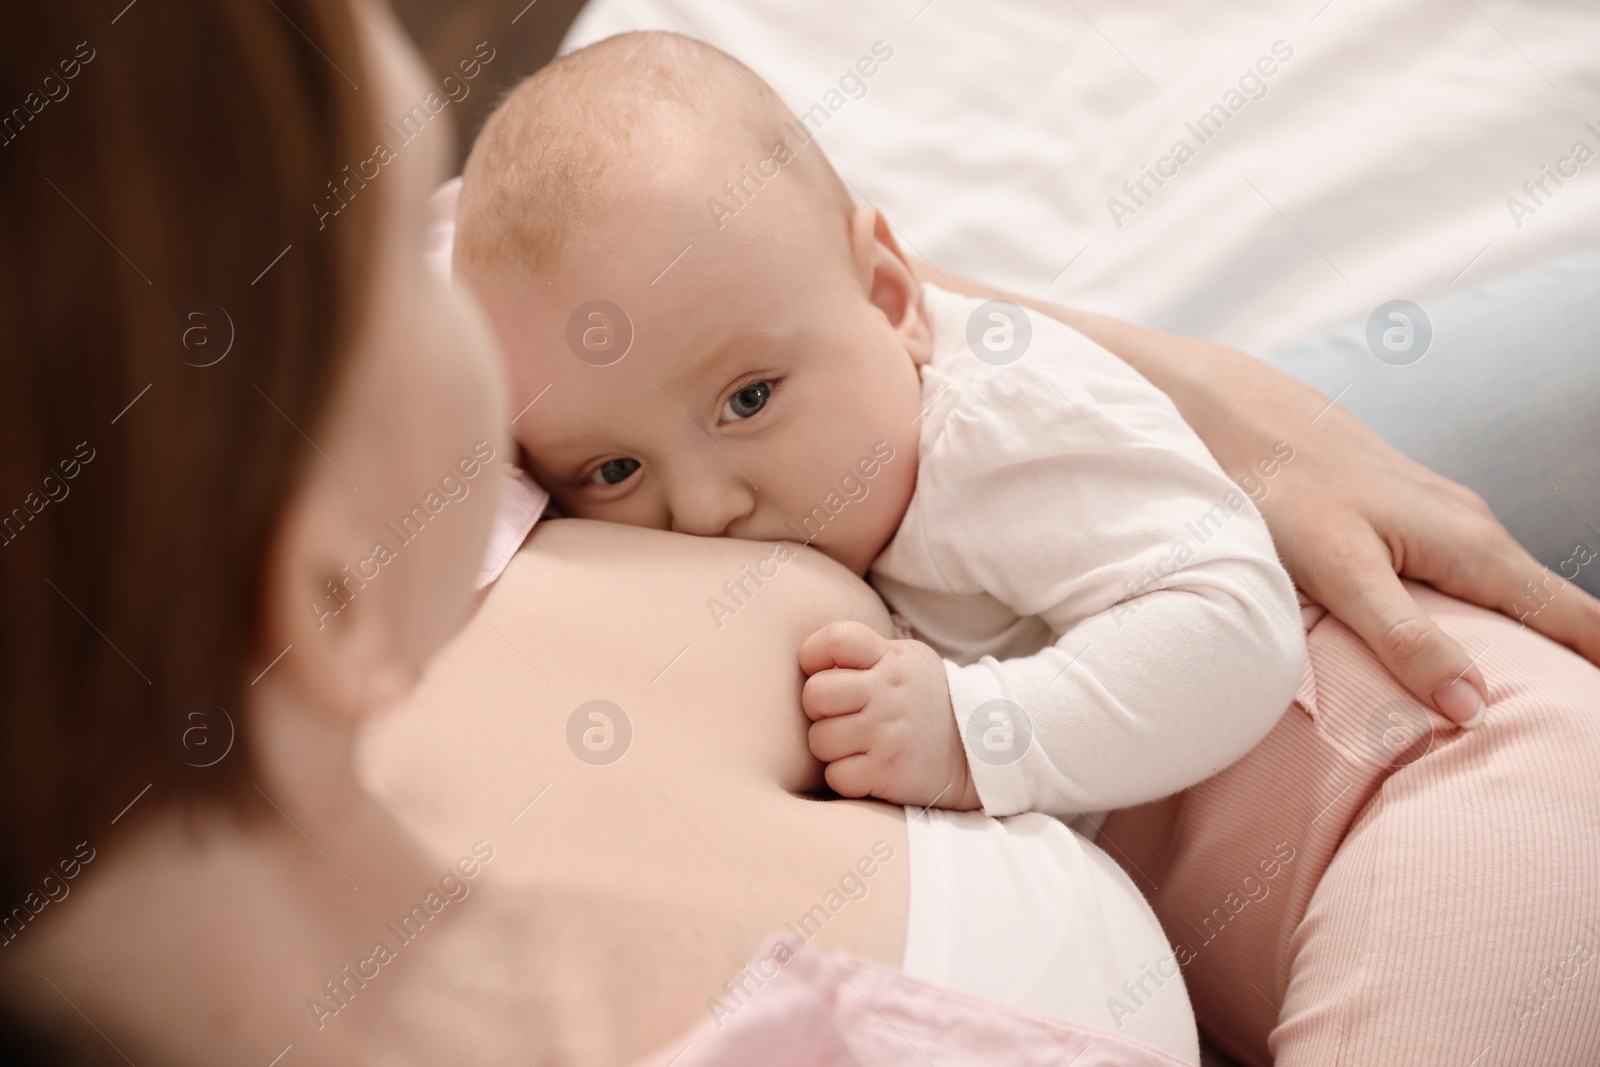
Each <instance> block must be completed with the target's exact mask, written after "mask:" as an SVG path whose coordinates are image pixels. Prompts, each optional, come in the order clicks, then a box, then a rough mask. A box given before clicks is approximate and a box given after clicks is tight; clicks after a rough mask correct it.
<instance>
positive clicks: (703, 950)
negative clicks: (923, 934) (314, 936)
mask: <svg viewBox="0 0 1600 1067" xmlns="http://www.w3.org/2000/svg"><path fill="white" fill-rule="evenodd" d="M763 560H765V561H766V563H765V565H764V566H762V565H761V564H762V561H763ZM758 580H759V584H758ZM729 585H731V586H732V587H733V589H734V591H735V592H736V593H737V599H738V601H739V603H738V604H736V605H733V606H735V607H736V608H737V610H736V611H733V612H731V613H730V612H728V611H726V610H715V609H714V605H715V604H717V603H720V604H722V605H723V607H724V608H726V607H728V606H730V605H731V604H732V599H731V598H730V597H729V596H728V588H727V587H728V586H729ZM839 618H851V619H858V620H860V621H862V622H865V623H868V624H869V625H874V626H876V627H877V628H878V629H880V630H881V631H882V632H885V633H886V634H887V633H890V630H889V624H888V621H887V617H886V614H884V613H883V612H882V607H881V605H880V604H879V603H878V602H877V599H876V597H875V596H874V595H873V594H872V593H871V591H870V590H869V589H868V588H867V587H866V586H865V585H864V584H863V583H861V582H860V581H859V580H858V579H857V578H855V577H854V576H853V575H851V574H849V573H847V572H846V571H844V570H843V569H842V568H839V567H837V566H835V565H834V564H832V563H830V562H829V561H827V560H825V559H822V558H821V557H818V556H815V554H813V553H809V552H802V553H796V552H791V553H790V558H788V559H787V560H785V561H783V562H782V563H777V562H775V561H774V558H773V553H772V548H771V546H768V545H763V544H757V543H752V542H739V541H731V540H716V539H704V538H693V537H686V536H682V535H675V534H663V533H659V532H656V531H647V530H639V529H634V528H629V527H620V526H610V525H603V524H597V523H586V522H577V521H570V520H569V521H561V522H555V523H550V524H548V525H547V526H541V527H540V528H539V531H538V532H537V533H536V534H535V537H534V539H533V541H532V542H531V544H530V545H529V546H527V547H525V548H524V550H523V551H522V553H521V554H520V555H519V557H518V558H517V559H516V560H515V561H513V563H512V565H511V566H510V567H509V568H508V569H507V571H506V573H505V575H504V576H503V577H502V578H501V580H500V582H499V583H497V585H496V587H495V588H494V589H493V590H492V591H491V593H490V595H489V596H488V598H487V599H486V600H485V601H484V602H483V604H482V605H481V606H480V608H479V609H478V614H477V617H476V618H474V619H473V620H472V622H471V623H470V624H469V625H468V626H467V628H466V629H465V631H464V632H463V633H462V635H461V636H460V637H459V638H458V639H457V640H456V642H455V643H454V644H453V645H452V646H451V647H450V648H449V649H447V650H446V651H445V653H444V654H442V655H441V656H440V657H438V659H437V660H436V661H435V663H434V665H433V666H432V667H431V669H430V671H429V673H428V675H427V677H426V678H424V679H423V682H422V684H421V686H420V687H419V689H418V691H417V692H416V694H415V695H414V696H413V697H412V698H411V699H409V700H408V701H407V702H406V703H405V704H404V705H403V706H402V707H400V708H398V709H396V711H395V712H394V713H393V714H392V715H390V716H388V717H387V718H386V719H385V721H384V722H382V723H381V724H379V725H378V726H377V727H375V728H374V729H373V730H372V731H370V735H369V736H368V737H367V738H366V741H365V745H364V749H363V766H364V768H365V771H366V776H367V779H368V781H369V782H370V783H371V785H372V787H373V789H374V790H375V791H376V792H378V793H379V794H380V795H381V796H383V797H385V798H386V799H388V800H389V801H390V804H391V807H392V808H393V809H394V810H395V811H396V813H397V815H398V816H399V817H400V818H401V819H402V820H404V821H405V822H406V823H407V824H408V825H410V826H411V827H413V828H414V830H415V831H416V832H417V833H418V834H420V835H422V836H423V837H425V838H426V839H427V840H428V841H429V842H430V843H431V844H433V846H434V847H436V848H438V849H440V850H441V851H443V852H446V853H449V854H451V855H454V854H455V851H459V849H460V848H461V847H462V845H463V843H468V844H470V843H471V842H472V841H476V840H480V839H481V840H484V841H487V842H488V843H489V844H490V845H491V846H492V847H493V848H494V849H495V859H494V861H493V862H492V863H491V864H489V865H487V866H486V872H487V873H489V874H490V875H491V877H492V878H493V880H494V881H493V884H494V885H495V886H497V887H499V888H501V889H504V890H506V891H509V892H511V893H513V894H517V895H518V899H520V900H521V901H523V903H524V906H525V907H527V908H529V909H533V910H534V911H536V912H538V914H539V915H540V916H541V918H540V920H539V921H537V922H532V923H530V924H528V925H527V926H526V929H527V930H528V931H529V933H528V934H527V936H529V937H533V938H535V939H537V940H539V941H541V945H542V948H543V949H544V950H545V951H546V952H548V953H557V954H558V955H559V956H560V957H561V958H562V960H563V963H562V968H563V974H564V978H563V981H564V982H566V983H568V985H569V986H570V985H571V984H573V983H576V984H578V985H585V984H587V985H591V986H593V987H594V989H595V991H596V996H600V991H601V990H602V989H605V990H609V992H607V993H606V994H605V997H604V998H602V999H607V998H608V1000H607V1002H608V1004H609V1005H610V1006H609V1007H598V1006H597V1007H595V1008H594V1010H595V1011H598V1012H600V1013H601V1014H602V1015H604V1014H609V1013H613V1012H616V1011H621V1010H622V1007H621V1005H622V1003H623V1002H625V1001H626V1002H630V1003H633V1007H632V1008H631V1009H629V1010H632V1011H634V1012H635V1013H638V1012H641V1011H642V1012H644V1013H645V1014H646V1015H647V1016H649V1017H651V1018H655V1019H657V1020H658V1023H657V1024H655V1025H647V1026H646V1027H645V1030H646V1031H651V1032H654V1031H657V1030H659V1031H661V1033H660V1035H659V1036H660V1037H661V1039H662V1040H665V1038H666V1037H668V1036H670V1034H671V1033H673V1032H676V1030H677V1029H681V1028H682V1026H687V1025H689V1024H690V1023H693V1022H695V1021H697V1020H698V1018H704V1017H708V1016H709V1015H710V1014H714V1013H715V1008H716V1005H717V1004H718V1003H723V1004H728V1003H731V1001H730V1000H729V998H730V997H735V996H739V995H744V994H738V993H737V992H730V987H729V986H728V985H727V984H726V983H730V982H732V983H734V985H733V986H732V989H733V990H735V991H736V990H737V989H739V988H740V986H739V982H740V980H741V976H742V975H743V974H744V972H743V970H742V968H743V966H744V964H745V963H746V962H747V961H749V960H750V959H751V958H752V957H753V956H755V955H758V954H759V950H760V948H761V946H762V944H763V942H764V938H765V935H766V934H768V933H769V932H777V933H783V932H787V933H789V934H790V935H791V936H793V935H794V934H795V933H797V932H798V933H799V935H800V936H802V937H803V938H804V939H806V940H812V939H815V940H817V942H818V943H819V944H820V945H822V946H823V947H825V948H829V949H835V950H842V951H848V952H851V953H853V954H855V955H858V956H862V957H864V958H868V959H872V960H875V961H877V962H880V963H886V964H889V965H891V966H899V964H900V961H901V958H902V956H903V953H904V939H905V922H906V914H907V898H908V889H907V885H908V876H909V875H908V870H907V868H908V860H907V857H906V831H905V819H904V814H903V812H902V810H901V809H899V808H897V807H891V806H888V805H883V804H878V803H873V802H867V803H857V802H846V801H825V800H820V799H814V798H812V797H811V796H809V795H807V794H808V791H810V790H814V789H816V788H818V787H819V786H820V785H821V767H820V765H819V764H818V763H817V761H816V760H815V759H813V758H812V756H811V754H810V752H809V750H808V748H807V747H806V726H807V725H808V724H807V722H806V720H805V718H804V716H803V714H802V713H801V711H800V705H799V692H800V685H801V682H802V681H803V678H802V676H801V672H800V670H799V668H798V665H797V662H796V653H797V651H798V648H799V645H800V642H801V641H802V640H804V638H805V637H806V636H807V635H808V634H810V633H811V632H812V631H813V630H815V629H816V628H818V627H820V626H822V625H824V624H826V623H828V622H831V621H834V620H836V619H839ZM563 915H565V916H567V918H566V920H565V921H562V920H561V918H560V917H561V916H563ZM579 928H581V929H583V930H585V931H587V932H588V933H587V935H586V936H585V937H584V938H582V939H579V940H577V941H573V940H571V939H570V938H568V937H566V936H565V934H562V933H560V932H561V931H565V932H566V933H567V934H570V933H571V932H572V931H573V930H576V929H579ZM623 961H626V964H625V968H626V974H621V973H619V971H618V969H619V968H622V967H624V962H623ZM619 982H620V983H621V984H622V985H623V986H626V987H627V988H629V989H632V990H635V991H636V992H635V993H632V994H629V995H627V996H623V995H622V994H619V993H617V991H616V990H617V988H618V983H619ZM744 988H745V989H746V990H747V991H748V989H749V988H750V983H749V981H748V980H745V981H744ZM619 997H621V1000H619V999H618V998H619ZM567 1002H568V1001H567V998H566V996H565V995H563V998H562V1003H567ZM570 1010H572V1011H577V1010H578V1009H577V1008H571V1009H570ZM583 1010H588V1009H583ZM701 1013H707V1014H706V1015H702V1014H701ZM592 1022H593V1025H596V1026H598V1025H601V1022H600V1021H599V1020H592ZM680 1024H681V1025H680Z"/></svg>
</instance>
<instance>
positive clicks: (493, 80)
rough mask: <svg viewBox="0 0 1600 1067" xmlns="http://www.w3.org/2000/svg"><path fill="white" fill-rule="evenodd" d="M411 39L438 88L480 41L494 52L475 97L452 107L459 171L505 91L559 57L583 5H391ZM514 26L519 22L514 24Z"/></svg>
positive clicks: (514, 1)
mask: <svg viewBox="0 0 1600 1067" xmlns="http://www.w3.org/2000/svg"><path fill="white" fill-rule="evenodd" d="M392 2H393V5H394V11H395V14H396V15H398V16H399V17H400V21H401V23H402V24H403V25H404V26H405V28H406V31H407V32H408V33H410V34H411V39H412V40H413V41H415V42H416V45H417V48H418V49H419V50H420V51H421V52H422V57H423V59H424V60H426V61H427V64H428V68H429V70H430V71H431V72H432V74H433V79H434V83H435V84H437V83H438V81H439V80H440V79H442V78H443V77H444V76H445V75H446V74H449V73H452V72H453V71H454V69H455V65H456V63H457V62H459V61H460V60H462V59H467V58H469V57H471V56H472V54H473V49H474V48H476V47H477V45H478V43H479V42H480V41H487V42H488V44H489V46H490V47H491V48H493V49H494V50H495V57H494V61H493V62H492V63H490V64H488V65H487V66H485V67H484V68H483V73H482V74H481V75H480V76H479V77H478V78H477V79H475V80H474V82H473V87H472V93H471V95H470V96H468V97H467V98H466V99H465V100H463V101H461V104H460V106H459V108H458V107H457V106H455V105H452V106H451V108H450V111H451V112H452V117H453V118H454V119H455V128H456V139H457V145H456V159H455V170H456V171H459V170H460V169H461V163H462V161H463V160H465V159H466V155H467V146H469V145H470V144H472V139H473V138H474V137H476V136H477V133H478V130H479V129H480V128H481V127H482V126H483V121H484V119H486V118H488V117H489V112H490V111H493V110H494V105H495V104H496V103H498V102H499V100H500V98H501V97H502V96H504V95H505V93H506V91H507V90H508V89H510V88H511V87H512V86H514V85H516V84H517V82H519V81H521V80H522V79H523V78H525V77H527V76H528V75H529V74H532V73H533V72H534V71H536V70H538V69H539V68H540V67H542V66H544V65H545V64H546V63H548V62H550V60H551V59H552V58H554V56H555V54H556V47H557V46H558V45H559V44H560V43H561V38H562V37H563V36H564V35H565V34H566V32H567V27H569V26H571V25H572V20H573V19H575V18H577V17H578V12H579V10H581V9H582V7H583V3H584V0H534V2H533V3H532V4H529V3H528V0H392ZM513 20H515V21H513Z"/></svg>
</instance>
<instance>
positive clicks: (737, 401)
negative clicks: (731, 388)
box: [722, 382, 772, 422]
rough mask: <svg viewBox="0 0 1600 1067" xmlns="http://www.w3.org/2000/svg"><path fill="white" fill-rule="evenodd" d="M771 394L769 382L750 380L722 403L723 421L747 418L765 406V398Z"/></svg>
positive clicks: (736, 420)
mask: <svg viewBox="0 0 1600 1067" xmlns="http://www.w3.org/2000/svg"><path fill="white" fill-rule="evenodd" d="M771 396H772V383H771V382H751V383H750V384H749V385H747V386H745V387H744V388H743V389H740V390H739V391H738V392H737V393H734V394H733V395H732V396H730V397H729V398H728V401H727V403H725V404H723V405H722V418H723V421H725V422H738V421H739V420H740V419H748V418H749V417H750V416H752V415H754V414H755V413H756V412H758V411H760V410H761V409H762V408H764V407H766V406H767V400H768V398H769V397H771Z"/></svg>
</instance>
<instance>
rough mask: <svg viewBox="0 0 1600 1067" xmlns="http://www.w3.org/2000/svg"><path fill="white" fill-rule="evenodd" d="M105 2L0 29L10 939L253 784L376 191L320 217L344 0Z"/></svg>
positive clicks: (2, 649)
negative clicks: (269, 630)
mask: <svg viewBox="0 0 1600 1067" xmlns="http://www.w3.org/2000/svg"><path fill="white" fill-rule="evenodd" d="M120 6H121V5H120V4H117V3H112V4H109V5H108V4H106V3H103V2H98V0H97V2H93V3H91V2H88V0H50V2H49V3H30V4H20V5H15V6H14V8H12V9H11V10H9V11H8V12H7V14H6V22H7V25H6V28H5V32H4V33H3V34H0V709H3V719H0V944H5V943H9V942H11V941H13V940H14V939H16V938H18V937H22V938H26V937H27V936H28V930H27V926H28V925H29V924H30V923H31V922H33V921H36V920H35V919H34V918H33V916H34V914H35V911H34V907H33V905H37V907H38V913H39V914H38V918H39V919H42V920H44V921H48V920H49V917H50V914H49V912H50V908H49V907H47V906H46V903H47V902H48V898H49V896H50V893H51V886H57V885H60V884H61V883H62V882H63V880H64V879H65V878H66V877H67V872H68V871H69V870H70V871H72V872H73V873H79V872H81V870H82V856H83V854H85V853H90V852H93V851H97V850H99V849H100V848H101V847H102V845H103V843H104V842H105V841H106V840H107V838H108V837H109V836H111V835H113V834H115V833H117V832H118V831H120V830H124V829H126V828H127V826H128V825H129V824H130V823H132V822H134V821H135V820H136V819H138V818H139V817H140V816H141V815H143V814H145V813H148V812H151V811H155V810H160V809H162V808H166V807H169V806H171V805H174V804H179V805H185V806H186V805H188V804H193V803H195V802H198V803H199V804H200V805H212V806H224V805H227V804H229V803H230V802H231V801H235V800H239V799H240V798H242V797H245V796H249V795H253V793H254V790H253V789H252V786H251V777H252V776H251V752H250V747H249V745H248V742H247V738H246V736H245V724H244V722H243V715H242V710H243V706H244V702H245V692H246V690H247V689H248V687H249V686H250V685H251V684H252V678H250V677H248V676H247V663H249V662H251V657H252V655H253V654H255V653H257V652H258V651H259V645H258V642H259V638H260V634H259V621H260V618H261V614H262V604H263V593H264V590H263V576H262V572H263V568H264V561H265V557H266V552H267V549H268V547H269V542H270V541H271V539H272V537H273V535H274V533H275V527H276V523H277V520H278V517H279V514H280V512H281V511H282V509H283V507H284V505H285V502H286V499H287V497H288V494H289V493H290V491H291V489H292V487H293V486H294V484H295V483H296V479H297V475H298V473H299V471H300V470H301V469H302V466H303V464H304V461H305V457H306V455H307V453H308V452H310V448H311V446H310V445H309V443H308V439H307V437H306V436H305V435H306V434H311V435H313V436H315V435H316V433H317V428H318V426H319V425H320V422H321V420H322V418H323V416H324V414H325V411H324V408H325V407H326V404H327V401H328V396H329V393H330V391H331V390H332V389H333V387H334V385H335V383H336V377H337V375H338V372H339V369H340V356H341V353H343V352H344V351H346V350H347V349H348V348H349V345H350V342H351V339H352V334H353V330H354V329H355V327H356V325H357V324H356V319H357V317H358V316H359V315H360V313H361V312H362V310H363V308H364V306H365V305H364V301H365V297H366V295H367V286H368V271H367V266H368V263H367V260H368V256H367V254H366V250H367V249H369V248H370V247H371V238H372V233H373V227H374V225H375V219H376V217H377V211H376V210H375V206H376V202H377V200H378V195H379V193H380V192H381V190H379V189H377V188H373V189H364V190H363V189H359V188H358V189H357V190H356V191H355V192H354V193H351V192H350V189H351V187H350V186H348V185H346V186H344V187H343V188H344V190H345V195H346V196H347V197H349V196H352V195H353V196H354V197H355V199H354V200H353V202H352V203H351V205H350V207H351V210H345V211H341V213H340V214H339V215H338V217H337V218H333V217H321V216H326V214H327V213H326V210H324V211H322V212H319V211H318V210H317V209H316V207H315V206H314V205H323V204H329V203H333V202H334V201H333V200H332V198H331V196H330V186H331V183H333V182H336V181H340V180H342V179H344V178H345V177H346V175H347V174H348V172H347V171H346V170H345V168H346V166H347V165H349V164H353V163H355V162H356V161H358V160H361V159H365V158H366V157H367V156H369V155H370V154H371V153H370V148H369V147H368V146H370V145H371V144H372V143H373V141H374V139H375V138H374V137H373V136H372V135H371V134H372V132H374V131H375V128H376V121H375V115H374V112H373V110H372V108H371V104H372V100H373V98H374V97H375V96H376V95H377V86H376V85H374V84H372V82H371V79H370V77H369V73H368V71H367V70H366V67H365V65H364V64H363V62H362V51H361V42H360V36H359V33H358V28H357V24H356V16H355V12H354V10H353V8H352V5H351V3H350V2H349V0H273V3H270V4H258V3H231V2H230V3H217V2H215V0H162V2H160V3H136V4H130V5H128V6H127V7H126V8H123V9H122V10H121V12H120V13H118V11H117V8H118V7H120ZM113 16H115V17H113ZM358 86H359V89H358V88H357V87H358ZM319 217H320V221H319ZM311 454H312V455H314V453H311ZM267 658H268V659H270V655H268V657H267ZM230 746H231V747H230ZM130 805H132V806H131V809H130V808H129V806H130ZM125 810H126V812H127V813H126V814H125V815H124V814H123V813H124V811H125ZM114 824H115V825H114ZM80 843H86V846H85V847H83V849H82V851H81V852H80V851H79V849H80ZM47 878H49V881H48V882H47V881H46V879H47ZM40 902H46V903H40ZM52 906H53V905H52ZM65 906H67V907H70V906H71V905H70V904H69V905H65ZM3 951H4V948H3V947H0V952H3Z"/></svg>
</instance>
